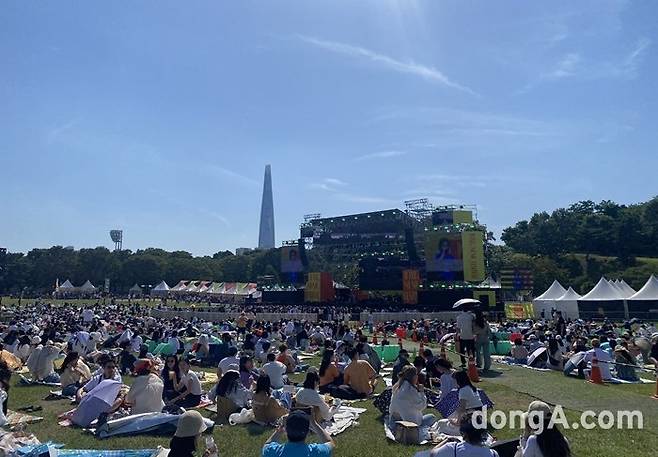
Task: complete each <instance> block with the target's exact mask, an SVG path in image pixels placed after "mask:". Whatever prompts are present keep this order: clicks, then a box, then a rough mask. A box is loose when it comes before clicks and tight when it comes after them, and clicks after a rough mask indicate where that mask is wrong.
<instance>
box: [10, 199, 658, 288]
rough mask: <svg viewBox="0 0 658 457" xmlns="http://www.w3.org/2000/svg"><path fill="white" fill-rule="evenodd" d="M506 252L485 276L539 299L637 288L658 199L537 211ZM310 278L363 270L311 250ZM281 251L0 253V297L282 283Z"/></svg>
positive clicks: (497, 252) (498, 250)
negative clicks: (524, 279) (84, 287)
mask: <svg viewBox="0 0 658 457" xmlns="http://www.w3.org/2000/svg"><path fill="white" fill-rule="evenodd" d="M502 241H503V242H504V243H505V244H504V245H494V244H490V245H489V246H488V249H487V267H488V273H489V274H491V275H492V276H494V277H497V275H498V274H499V273H500V271H501V270H502V269H504V268H515V267H525V268H530V269H531V270H532V271H533V273H534V276H535V292H536V293H540V292H542V291H543V290H545V288H546V287H548V286H549V285H550V283H551V282H552V281H553V280H554V279H558V280H560V281H561V282H563V283H564V284H568V285H573V286H574V287H575V288H576V290H578V291H579V292H586V291H587V290H589V288H591V287H592V286H593V285H594V284H595V283H596V281H598V279H599V278H600V276H601V275H607V276H608V277H613V278H615V277H623V278H624V279H626V281H627V282H629V283H631V285H632V286H634V287H639V286H641V285H642V283H643V282H644V281H645V280H646V278H647V277H648V276H649V275H650V274H651V273H658V260H656V261H654V260H652V259H643V258H644V257H658V197H655V198H653V199H652V200H650V201H648V202H645V203H639V204H635V205H628V206H626V205H620V204H617V203H614V202H611V201H603V202H601V203H594V202H591V201H581V202H578V203H574V204H573V205H571V206H569V207H568V208H559V209H556V210H555V211H553V212H552V213H550V214H549V213H547V212H540V213H536V214H534V215H533V216H532V217H531V218H530V220H523V221H520V222H517V223H516V224H515V225H513V226H511V227H508V228H506V229H505V230H503V234H502ZM307 258H308V263H309V270H310V271H330V272H332V273H333V275H334V278H335V280H336V281H339V282H343V283H345V284H347V285H349V286H356V285H357V283H358V266H356V265H344V264H342V265H341V264H336V263H335V262H332V261H331V259H325V258H323V257H322V256H321V255H320V253H318V252H317V250H313V249H310V250H308V251H307ZM280 265H281V261H280V251H279V249H272V250H263V251H253V252H249V253H247V254H245V255H239V256H238V255H234V254H233V253H232V252H230V251H221V252H217V253H215V254H213V255H212V256H198V257H195V256H193V255H192V254H190V253H189V252H185V251H173V252H168V251H165V250H163V249H156V248H149V249H143V250H138V251H135V252H132V251H129V250H125V251H110V250H109V249H107V248H104V247H96V248H90V249H79V250H73V249H70V248H64V247H62V246H54V247H51V248H48V249H32V250H31V251H29V252H28V253H26V254H23V253H12V252H4V251H0V294H7V293H13V294H18V293H20V292H21V291H23V292H27V293H48V292H52V291H53V289H54V286H55V280H56V279H59V281H60V283H61V282H63V281H65V280H66V279H70V280H71V282H73V284H74V285H77V286H79V285H81V284H82V283H84V282H85V281H86V280H90V281H91V282H92V283H93V284H94V285H95V286H96V287H102V286H103V284H104V282H105V279H106V278H108V279H109V280H110V288H111V290H112V291H113V292H125V291H127V290H128V289H129V288H130V287H132V286H133V285H134V284H138V285H140V286H141V285H151V286H154V285H156V284H157V283H158V282H160V281H162V280H165V281H166V282H167V283H168V284H169V285H170V286H173V285H174V284H176V283H177V282H178V281H179V280H181V279H207V280H216V281H226V282H252V281H257V280H258V279H259V278H263V277H270V278H272V280H273V282H285V279H286V278H285V277H283V276H282V274H281V271H280Z"/></svg>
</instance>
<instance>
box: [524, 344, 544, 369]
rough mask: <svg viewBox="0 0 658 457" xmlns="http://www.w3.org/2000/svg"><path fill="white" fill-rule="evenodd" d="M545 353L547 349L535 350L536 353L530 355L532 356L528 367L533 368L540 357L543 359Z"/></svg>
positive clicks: (529, 358)
mask: <svg viewBox="0 0 658 457" xmlns="http://www.w3.org/2000/svg"><path fill="white" fill-rule="evenodd" d="M545 352H546V348H545V347H541V348H537V349H535V351H534V352H533V353H532V354H530V356H529V357H528V365H529V366H532V364H533V363H534V362H535V360H537V358H538V357H541V356H542V355H543V354H544V353H545Z"/></svg>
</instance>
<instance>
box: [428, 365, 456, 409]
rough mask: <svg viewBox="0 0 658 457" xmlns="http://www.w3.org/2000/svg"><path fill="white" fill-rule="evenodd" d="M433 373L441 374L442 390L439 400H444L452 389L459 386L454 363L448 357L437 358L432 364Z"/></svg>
mask: <svg viewBox="0 0 658 457" xmlns="http://www.w3.org/2000/svg"><path fill="white" fill-rule="evenodd" d="M432 368H433V370H432V375H436V374H438V375H439V383H440V384H441V391H440V392H439V401H441V400H443V399H444V398H445V397H446V396H447V395H448V394H449V393H450V392H451V391H452V390H454V389H456V388H457V383H456V382H455V378H454V376H453V375H454V373H455V370H453V369H452V363H451V362H450V361H449V360H446V359H436V360H434V363H433V364H432Z"/></svg>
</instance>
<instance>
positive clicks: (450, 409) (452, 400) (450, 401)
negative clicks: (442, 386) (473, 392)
mask: <svg viewBox="0 0 658 457" xmlns="http://www.w3.org/2000/svg"><path fill="white" fill-rule="evenodd" d="M477 391H478V395H479V396H480V400H481V401H482V404H483V405H484V406H486V407H487V408H493V406H494V403H493V402H492V401H491V399H489V396H487V394H486V393H485V392H484V390H480V389H478V390H477ZM458 406H459V391H458V390H457V389H453V390H451V391H450V392H448V395H446V396H445V397H444V398H443V400H441V401H440V402H438V403H436V404H435V405H434V407H435V408H436V409H437V410H439V412H440V413H441V415H442V416H443V417H449V416H450V415H452V413H454V412H455V411H457V407H458Z"/></svg>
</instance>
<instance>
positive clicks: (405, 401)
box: [388, 365, 436, 426]
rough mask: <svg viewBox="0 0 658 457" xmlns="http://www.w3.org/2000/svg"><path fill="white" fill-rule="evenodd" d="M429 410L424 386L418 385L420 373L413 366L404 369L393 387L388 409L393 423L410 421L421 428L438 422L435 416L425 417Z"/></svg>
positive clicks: (428, 415) (427, 415)
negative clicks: (426, 411)
mask: <svg viewBox="0 0 658 457" xmlns="http://www.w3.org/2000/svg"><path fill="white" fill-rule="evenodd" d="M426 408H427V397H426V396H425V389H424V386H423V385H422V384H418V372H417V371H416V367H414V366H413V365H407V366H405V367H404V368H402V371H400V375H399V377H398V382H397V383H396V384H395V385H394V386H393V389H392V393H391V404H390V406H389V408H388V411H389V413H390V417H391V421H398V420H403V421H408V422H413V423H414V424H416V425H420V426H430V425H432V424H433V423H434V422H436V416H434V414H426V415H423V410H425V409H426Z"/></svg>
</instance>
